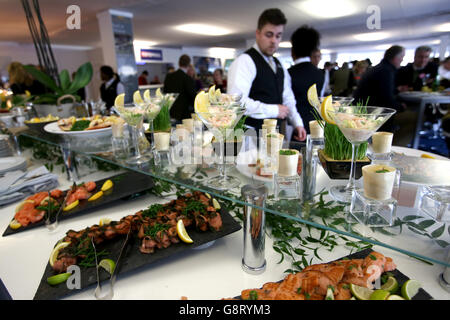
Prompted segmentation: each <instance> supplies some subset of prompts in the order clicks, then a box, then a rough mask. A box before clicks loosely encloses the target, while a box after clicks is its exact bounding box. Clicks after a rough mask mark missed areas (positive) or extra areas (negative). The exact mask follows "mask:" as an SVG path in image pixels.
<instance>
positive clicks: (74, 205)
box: [63, 200, 80, 211]
mask: <svg viewBox="0 0 450 320" xmlns="http://www.w3.org/2000/svg"><path fill="white" fill-rule="evenodd" d="M79 203H80V201H79V200H75V201H74V202H72V203H71V204H69V205H68V206H66V207H65V208H64V209H63V211H70V210H72V209H73V208H75V207H76V206H77V205H78V204H79Z"/></svg>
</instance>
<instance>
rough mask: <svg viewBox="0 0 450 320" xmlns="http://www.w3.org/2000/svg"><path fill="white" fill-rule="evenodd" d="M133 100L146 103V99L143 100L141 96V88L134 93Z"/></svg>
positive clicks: (137, 102)
mask: <svg viewBox="0 0 450 320" xmlns="http://www.w3.org/2000/svg"><path fill="white" fill-rule="evenodd" d="M133 102H134V103H136V104H143V103H144V100H142V97H141V94H140V92H139V90H136V91H135V92H134V93H133Z"/></svg>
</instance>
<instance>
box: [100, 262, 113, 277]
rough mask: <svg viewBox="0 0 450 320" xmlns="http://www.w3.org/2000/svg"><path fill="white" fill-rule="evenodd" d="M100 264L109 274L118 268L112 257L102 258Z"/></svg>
mask: <svg viewBox="0 0 450 320" xmlns="http://www.w3.org/2000/svg"><path fill="white" fill-rule="evenodd" d="M98 266H99V267H102V268H103V269H105V270H106V271H107V272H108V273H109V274H112V273H113V272H114V269H115V268H116V263H115V262H114V261H112V260H111V259H102V261H100V263H99V264H98Z"/></svg>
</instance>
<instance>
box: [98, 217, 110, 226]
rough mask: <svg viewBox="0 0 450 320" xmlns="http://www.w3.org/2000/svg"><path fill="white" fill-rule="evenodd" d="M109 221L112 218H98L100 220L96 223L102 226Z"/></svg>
mask: <svg viewBox="0 0 450 320" xmlns="http://www.w3.org/2000/svg"><path fill="white" fill-rule="evenodd" d="M111 221H112V220H111V219H110V218H101V219H100V222H99V223H98V225H99V226H100V227H103V226H106V225H108V224H110V223H111Z"/></svg>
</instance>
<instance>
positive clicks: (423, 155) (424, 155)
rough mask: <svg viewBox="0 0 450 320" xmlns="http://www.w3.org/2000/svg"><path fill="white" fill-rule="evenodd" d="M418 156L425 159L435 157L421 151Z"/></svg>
mask: <svg viewBox="0 0 450 320" xmlns="http://www.w3.org/2000/svg"><path fill="white" fill-rule="evenodd" d="M420 157H421V158H425V159H436V158H435V157H433V156H430V155H429V154H426V153H423V154H422V155H421V156H420Z"/></svg>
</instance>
